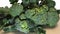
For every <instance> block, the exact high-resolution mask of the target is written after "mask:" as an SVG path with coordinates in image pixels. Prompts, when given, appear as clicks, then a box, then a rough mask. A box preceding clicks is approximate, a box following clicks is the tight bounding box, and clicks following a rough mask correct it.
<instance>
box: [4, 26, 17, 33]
mask: <svg viewBox="0 0 60 34" xmlns="http://www.w3.org/2000/svg"><path fill="white" fill-rule="evenodd" d="M3 30H4V31H5V32H14V31H16V29H15V26H8V27H4V28H3Z"/></svg>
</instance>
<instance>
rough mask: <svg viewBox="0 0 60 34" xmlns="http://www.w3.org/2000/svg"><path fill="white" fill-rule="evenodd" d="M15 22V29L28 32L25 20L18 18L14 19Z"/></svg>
mask: <svg viewBox="0 0 60 34" xmlns="http://www.w3.org/2000/svg"><path fill="white" fill-rule="evenodd" d="M15 22H16V24H15V26H16V29H17V30H19V31H21V32H24V33H28V32H29V27H28V24H27V21H25V20H24V21H20V20H19V19H18V18H17V19H16V20H15Z"/></svg>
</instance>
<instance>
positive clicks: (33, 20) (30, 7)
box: [0, 0, 60, 34]
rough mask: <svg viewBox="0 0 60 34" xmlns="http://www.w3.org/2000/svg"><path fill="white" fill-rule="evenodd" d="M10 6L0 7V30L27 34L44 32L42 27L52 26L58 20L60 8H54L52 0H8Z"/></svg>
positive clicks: (42, 33) (44, 33) (41, 33)
mask: <svg viewBox="0 0 60 34" xmlns="http://www.w3.org/2000/svg"><path fill="white" fill-rule="evenodd" d="M9 1H10V4H12V6H11V7H10V8H8V7H7V6H6V7H5V8H3V7H0V30H4V31H5V32H14V31H16V30H18V31H20V32H23V33H25V34H28V33H29V32H36V34H46V31H45V30H44V28H46V27H49V28H53V27H55V26H56V25H57V22H58V20H59V13H60V10H56V8H55V5H56V3H55V1H53V0H22V3H18V1H19V0H9Z"/></svg>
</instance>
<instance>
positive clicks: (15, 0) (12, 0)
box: [9, 0, 18, 4]
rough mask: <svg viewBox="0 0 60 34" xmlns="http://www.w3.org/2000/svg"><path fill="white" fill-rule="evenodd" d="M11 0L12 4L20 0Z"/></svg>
mask: <svg viewBox="0 0 60 34" xmlns="http://www.w3.org/2000/svg"><path fill="white" fill-rule="evenodd" d="M9 1H10V4H14V3H15V2H16V3H17V2H18V0H9Z"/></svg>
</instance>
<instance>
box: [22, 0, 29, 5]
mask: <svg viewBox="0 0 60 34" xmlns="http://www.w3.org/2000/svg"><path fill="white" fill-rule="evenodd" d="M22 4H23V5H24V6H28V5H29V4H30V2H29V0H22Z"/></svg>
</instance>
